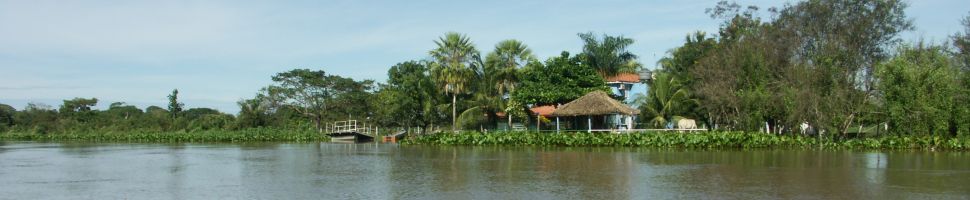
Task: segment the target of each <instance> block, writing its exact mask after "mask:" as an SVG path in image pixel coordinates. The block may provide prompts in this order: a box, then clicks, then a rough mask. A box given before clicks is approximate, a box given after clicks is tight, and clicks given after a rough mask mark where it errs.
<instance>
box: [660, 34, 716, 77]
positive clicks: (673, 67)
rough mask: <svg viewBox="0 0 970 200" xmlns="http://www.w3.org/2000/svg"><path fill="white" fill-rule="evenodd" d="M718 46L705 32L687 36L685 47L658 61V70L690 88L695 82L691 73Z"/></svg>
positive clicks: (672, 51) (678, 48)
mask: <svg viewBox="0 0 970 200" xmlns="http://www.w3.org/2000/svg"><path fill="white" fill-rule="evenodd" d="M716 46H717V40H715V39H714V38H713V37H707V34H706V33H704V32H700V31H698V32H695V33H693V34H691V35H687V37H685V39H684V45H683V46H680V47H677V48H674V49H672V50H670V51H668V53H669V54H670V55H669V56H666V57H664V58H661V59H660V61H657V64H659V65H660V67H661V68H660V69H658V70H659V71H663V72H666V73H669V74H670V76H673V77H672V78H674V79H677V80H679V81H680V82H682V83H683V85H684V86H685V88H690V87H691V86H693V84H692V83H693V80H695V78H694V77H693V76H691V74H690V72H691V71H692V70H693V69H694V67H695V66H696V64H697V63H698V62H700V60H701V59H702V58H704V57H706V56H707V53H708V52H711V51H713V50H715V47H716Z"/></svg>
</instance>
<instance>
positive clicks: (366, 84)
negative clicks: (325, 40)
mask: <svg viewBox="0 0 970 200" xmlns="http://www.w3.org/2000/svg"><path fill="white" fill-rule="evenodd" d="M273 81H274V82H276V84H277V85H272V86H269V87H267V89H266V90H267V92H268V93H269V98H270V99H273V101H278V103H279V104H280V105H281V106H283V107H286V108H289V109H290V110H293V111H296V112H297V113H299V114H301V115H303V116H304V117H306V118H309V119H310V120H311V121H312V122H313V124H314V126H315V127H316V129H317V131H320V132H323V120H324V119H328V118H329V119H340V118H343V117H344V116H350V115H357V116H359V117H367V116H369V113H368V107H367V106H368V105H369V103H368V102H367V101H368V99H369V96H368V95H369V93H368V90H370V89H371V87H372V85H373V81H370V80H365V81H361V82H357V81H354V80H353V79H350V78H344V77H340V76H336V75H327V74H326V72H324V71H323V70H317V71H312V70H309V69H294V70H290V71H288V72H281V73H278V74H276V75H274V76H273Z"/></svg>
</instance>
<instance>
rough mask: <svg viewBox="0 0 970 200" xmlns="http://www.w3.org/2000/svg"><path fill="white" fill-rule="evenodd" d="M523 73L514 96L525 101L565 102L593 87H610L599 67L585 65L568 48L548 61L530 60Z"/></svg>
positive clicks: (538, 103)
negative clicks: (597, 70)
mask: <svg viewBox="0 0 970 200" xmlns="http://www.w3.org/2000/svg"><path fill="white" fill-rule="evenodd" d="M519 77H520V80H521V83H520V86H519V88H518V89H516V90H515V92H513V94H512V96H513V97H514V99H516V101H521V102H522V103H525V104H533V105H556V104H564V103H567V102H569V101H572V100H574V99H576V98H579V97H581V96H583V95H586V93H589V92H592V91H596V90H601V91H609V88H607V87H606V83H605V82H604V81H603V78H602V77H600V76H599V75H597V73H596V71H595V70H593V69H592V68H589V67H587V66H583V65H581V64H580V62H579V59H578V58H576V57H570V56H569V52H565V51H564V52H562V53H561V54H560V56H558V57H552V58H549V59H548V60H546V63H545V64H542V63H539V62H531V63H529V65H527V66H526V67H525V68H523V69H522V70H521V71H520V75H519Z"/></svg>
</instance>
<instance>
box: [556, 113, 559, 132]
mask: <svg viewBox="0 0 970 200" xmlns="http://www.w3.org/2000/svg"><path fill="white" fill-rule="evenodd" d="M556 133H559V116H556Z"/></svg>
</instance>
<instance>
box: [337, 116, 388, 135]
mask: <svg viewBox="0 0 970 200" xmlns="http://www.w3.org/2000/svg"><path fill="white" fill-rule="evenodd" d="M329 130H330V132H331V133H346V132H356V133H360V134H365V135H376V134H377V133H378V131H380V128H379V127H377V126H373V125H371V126H368V125H367V123H358V122H357V120H347V121H336V122H333V125H332V126H330V128H329Z"/></svg>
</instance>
